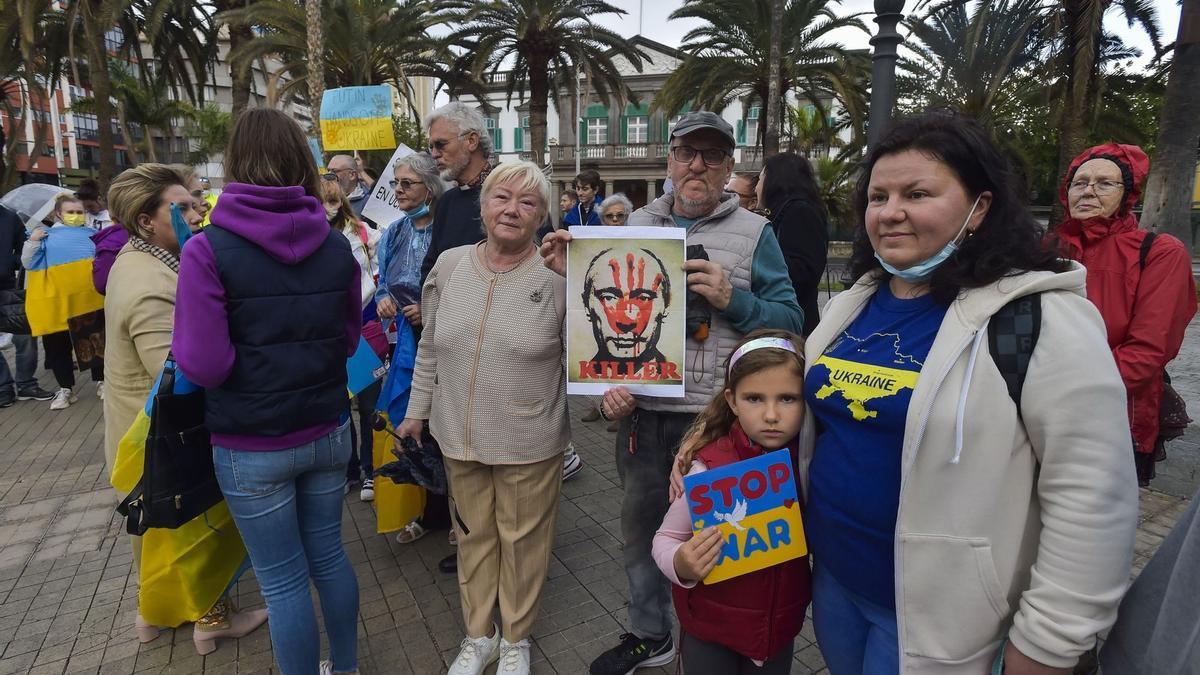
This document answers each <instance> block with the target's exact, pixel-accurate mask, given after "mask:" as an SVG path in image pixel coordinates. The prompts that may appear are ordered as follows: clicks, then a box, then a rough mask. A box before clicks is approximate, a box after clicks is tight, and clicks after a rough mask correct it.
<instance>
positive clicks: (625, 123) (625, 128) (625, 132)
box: [621, 115, 629, 144]
mask: <svg viewBox="0 0 1200 675" xmlns="http://www.w3.org/2000/svg"><path fill="white" fill-rule="evenodd" d="M628 142H629V117H627V116H625V115H621V143H622V144H625V143H628Z"/></svg>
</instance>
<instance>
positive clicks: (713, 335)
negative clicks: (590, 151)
mask: <svg viewBox="0 0 1200 675" xmlns="http://www.w3.org/2000/svg"><path fill="white" fill-rule="evenodd" d="M733 148H734V136H733V128H732V127H731V126H730V125H729V123H728V122H726V121H725V120H723V119H721V117H720V116H718V115H717V114H715V113H712V112H703V111H702V112H693V113H689V114H687V115H685V116H684V117H683V118H682V119H680V120H679V122H678V123H677V124H676V125H675V129H674V131H672V133H671V149H670V154H669V156H668V159H667V173H668V176H669V179H670V181H671V184H672V186H673V191H672V192H670V193H668V194H666V195H663V196H662V197H659V198H658V199H656V200H654V201H653V202H651V203H650V204H648V205H646V207H645V208H642V209H638V210H637V211H635V212H634V213H633V215H632V216H630V218H629V225H631V226H636V225H643V226H646V225H649V226H659V227H683V228H686V229H687V243H688V248H689V249H691V248H692V246H693V245H695V244H700V245H702V246H703V247H704V251H705V253H706V254H707V256H708V260H702V259H693V260H688V261H687V262H685V263H684V265H683V268H684V270H685V271H686V272H687V273H688V275H687V290H688V291H691V292H693V293H696V294H698V295H699V296H701V297H702V298H703V299H704V301H706V302H707V304H708V305H709V306H710V307H711V315H710V318H709V321H710V327H709V329H708V330H707V331H702V330H697V331H696V332H695V333H693V334H690V335H688V337H687V344H686V369H687V372H686V374H685V375H684V397H683V398H660V397H654V396H640V395H639V396H637V397H635V396H633V395H632V394H630V393H629V391H628V390H627V389H625V388H624V387H613V388H611V389H609V390H608V391H607V392H605V394H604V400H603V402H602V403H601V405H600V413H601V415H602V416H603V417H604V418H605V419H609V420H620V421H621V424H620V430H619V431H618V432H617V442H616V444H617V447H616V455H617V458H618V459H617V471H618V473H619V475H620V476H621V481H622V483H623V484H624V488H625V492H624V498H623V499H622V503H621V533H622V535H623V536H624V540H625V541H624V546H623V555H624V559H625V574H626V576H628V578H629V593H630V602H629V623H630V626H629V631H630V632H629V633H626V634H624V635H622V636H621V643H620V644H619V645H617V646H615V647H613V648H612V649H610V650H608V651H607V652H604V653H603V654H601V655H600V656H599V657H597V658H596V660H595V661H593V662H592V664H591V674H592V675H626V674H627V673H631V672H633V671H634V670H636V669H638V668H644V667H650V666H661V665H666V664H668V663H670V662H671V661H672V660H674V658H675V645H674V644H673V642H672V640H671V588H670V583H669V582H668V581H667V579H666V577H664V576H663V575H662V572H660V571H659V569H658V566H657V565H655V563H654V559H653V558H652V557H651V555H650V549H651V543H652V541H653V539H654V533H655V531H656V530H657V529H658V526H659V525H660V524H661V523H662V520H663V515H664V514H665V513H666V512H667V506H668V503H669V500H668V496H667V490H668V486H669V483H670V473H671V462H672V458H673V457H674V454H675V452H676V451H677V450H678V448H679V442H680V440H681V439H682V438H683V434H684V432H685V431H686V430H687V427H688V425H689V424H690V423H691V422H692V420H693V419H695V417H696V414H697V413H699V412H700V411H701V410H703V409H704V407H705V406H706V405H707V404H708V402H709V400H710V399H711V398H712V397H713V395H714V394H715V393H717V392H719V391H721V390H722V389H723V388H724V385H725V371H724V364H725V359H726V358H727V357H728V356H729V354H728V351H729V348H730V347H731V346H732V345H734V344H736V343H737V342H738V340H739V339H741V337H742V336H744V335H745V334H746V333H749V332H750V331H753V330H756V329H759V328H777V329H782V330H790V331H792V332H794V333H797V334H798V333H800V331H801V328H802V326H803V325H804V312H803V311H802V310H801V309H800V305H799V303H798V302H797V301H796V292H795V290H794V289H793V288H792V282H791V280H790V279H789V278H788V270H787V264H786V263H785V262H784V259H783V253H782V251H780V249H779V242H778V241H777V240H776V238H775V233H774V231H773V230H772V229H771V226H770V223H769V222H767V219H766V218H763V217H762V216H759V215H756V214H754V213H751V212H750V211H747V210H746V209H743V208H741V207H740V206H739V204H738V198H737V195H734V194H732V193H728V192H726V191H725V185H726V184H727V183H728V182H729V176H730V175H731V174H732V172H733ZM570 239H571V234H570V232H569V231H566V230H559V231H557V232H554V233H551V234H549V235H547V236H546V239H545V240H544V242H543V244H542V256H543V257H544V258H545V262H546V266H547V267H549V268H550V269H553V270H555V271H557V272H558V273H559V274H564V275H565V267H566V265H565V261H566V242H568V241H570ZM688 302H689V307H688V309H689V314H690V313H691V311H692V309H693V307H692V300H691V299H689V301H688Z"/></svg>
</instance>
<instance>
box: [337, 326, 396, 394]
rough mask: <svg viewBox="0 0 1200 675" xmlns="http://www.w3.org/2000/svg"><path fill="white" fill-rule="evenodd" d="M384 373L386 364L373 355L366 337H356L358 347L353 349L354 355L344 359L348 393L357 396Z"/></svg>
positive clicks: (385, 372)
mask: <svg viewBox="0 0 1200 675" xmlns="http://www.w3.org/2000/svg"><path fill="white" fill-rule="evenodd" d="M386 374H387V366H385V365H383V361H380V360H379V357H378V356H376V355H375V350H373V349H371V345H369V344H367V339H366V338H364V337H360V338H358V349H356V350H354V356H351V357H350V358H349V359H347V360H346V388H347V389H349V390H350V395H351V396H357V395H358V394H359V392H361V391H362V390H363V389H366V388H367V387H369V386H371V385H372V384H374V383H375V381H376V380H378V379H379V378H381V377H383V376H384V375H386Z"/></svg>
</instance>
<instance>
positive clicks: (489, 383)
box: [406, 244, 570, 464]
mask: <svg viewBox="0 0 1200 675" xmlns="http://www.w3.org/2000/svg"><path fill="white" fill-rule="evenodd" d="M481 247H482V244H473V245H469V246H460V247H458V248H453V249H450V250H448V251H446V252H445V253H443V254H442V255H440V256H439V257H438V259H437V262H436V263H435V264H434V266H433V269H432V270H430V272H429V277H428V278H427V279H426V280H425V285H424V287H423V288H422V290H421V317H422V319H423V320H424V322H425V328H424V331H423V332H422V334H421V342H420V344H419V345H418V347H417V363H416V368H415V371H414V373H413V383H412V395H411V398H410V399H409V403H408V413H407V415H406V417H409V418H412V419H425V420H429V429H430V432H431V433H432V434H433V437H434V438H436V439H437V441H438V444H439V445H441V448H442V453H443V454H445V456H447V457H449V458H451V459H457V460H460V461H471V462H481V463H484V464H530V463H533V462H540V461H542V460H545V459H549V458H550V457H553V456H554V455H556V454H561V453H562V452H563V451H564V450H565V449H566V447H567V444H568V443H569V442H570V426H569V424H568V421H567V389H566V371H565V369H564V368H563V325H564V317H565V315H566V279H564V278H563V277H560V276H558V275H557V274H555V273H554V272H551V271H550V270H548V269H546V267H545V266H544V265H543V264H542V259H541V257H540V256H538V255H532V256H530V257H529V259H527V260H526V261H525V262H523V263H521V264H520V265H519V266H518V267H516V268H515V269H513V270H511V271H509V272H503V273H500V274H497V273H495V272H492V271H491V270H489V269H488V268H487V267H486V266H485V265H484V264H483V263H482V262H481V261H480V259H479V251H480V248H481Z"/></svg>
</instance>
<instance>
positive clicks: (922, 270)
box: [875, 193, 983, 284]
mask: <svg viewBox="0 0 1200 675" xmlns="http://www.w3.org/2000/svg"><path fill="white" fill-rule="evenodd" d="M982 196H983V194H982V193H981V194H980V195H979V197H982ZM979 197H976V198H975V203H974V204H971V211H970V213H968V214H967V219H966V220H964V221H963V224H962V227H960V228H959V229H958V234H956V235H954V238H953V239H951V240H950V241H949V242H947V243H946V245H945V246H943V247H942V250H940V251H938V252H937V253H935V254H933V255H932V256H930V257H928V258H926V259H925V260H922V261H921V262H919V263H917V264H915V265H911V266H909V267H908V268H906V269H897V268H896V267H894V266H892V265H889V264H888V262H887V261H886V260H884V259H883V258H881V257H880V256H879V253H878V252H876V253H875V259H876V260H878V261H879V264H880V265H882V266H883V269H885V270H887V271H888V273H889V274H891V275H892V276H896V277H900V278H901V279H903V280H905V281H907V282H910V283H914V284H916V283H921V282H923V281H926V280H927V279H929V277H930V276H932V275H933V271H934V270H936V269H937V268H938V267H939V266H940V265H941V264H942V263H944V262H946V261H947V260H949V259H950V256H952V255H954V252H955V251H957V250H958V238H959V237H961V236H962V233H963V232H964V231H965V230H966V229H967V223H970V222H971V217H972V216H974V215H975V207H976V206H979Z"/></svg>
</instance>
